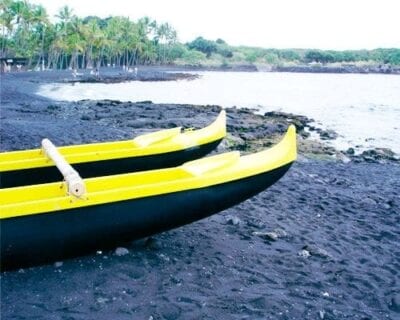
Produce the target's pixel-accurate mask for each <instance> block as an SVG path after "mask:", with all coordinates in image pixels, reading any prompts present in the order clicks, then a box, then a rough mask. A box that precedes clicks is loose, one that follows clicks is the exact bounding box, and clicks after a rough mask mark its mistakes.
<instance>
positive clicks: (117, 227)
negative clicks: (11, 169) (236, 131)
mask: <svg viewBox="0 0 400 320" xmlns="http://www.w3.org/2000/svg"><path fill="white" fill-rule="evenodd" d="M295 131H296V130H295V127H294V126H290V127H289V129H288V131H287V133H286V135H285V137H284V138H283V139H282V141H281V142H279V143H278V144H277V145H275V146H274V147H272V148H270V149H268V150H264V151H261V152H258V153H254V154H250V155H245V156H241V155H240V154H239V152H229V153H223V154H220V155H216V156H210V157H206V158H203V159H200V160H195V161H190V162H187V163H185V164H183V165H181V166H178V167H174V168H169V169H158V170H150V171H144V172H135V173H129V174H120V175H113V176H106V177H97V178H90V179H84V180H83V181H84V184H85V193H84V194H82V195H80V196H78V197H77V196H74V195H72V194H70V193H69V192H68V186H67V184H66V182H65V181H64V182H56V183H48V184H42V185H33V186H25V187H17V188H6V189H1V190H0V219H1V220H0V221H1V261H2V262H1V263H2V267H3V268H5V267H15V266H21V265H26V264H35V263H43V262H45V261H54V259H60V258H64V257H71V256H74V255H78V254H82V253H85V252H90V251H91V250H96V249H100V248H106V247H110V246H113V245H116V244H118V243H119V242H121V241H128V240H133V239H138V238H142V237H145V236H149V235H152V234H155V233H158V232H162V231H165V230H169V229H172V228H176V227H179V226H182V225H185V224H188V223H191V222H193V221H196V220H200V219H202V218H205V217H207V216H210V215H212V214H214V213H216V212H219V211H221V210H224V209H226V208H229V207H231V206H233V205H235V204H237V203H239V202H241V201H244V200H246V199H248V198H250V197H252V196H254V195H255V194H257V193H259V192H261V191H263V190H265V189H266V188H268V187H269V186H271V185H272V184H273V183H275V182H276V181H278V180H279V179H280V178H281V177H282V176H283V175H284V174H285V173H286V171H287V170H288V169H289V167H290V166H291V164H292V163H293V162H294V161H295V159H296V132H295Z"/></svg>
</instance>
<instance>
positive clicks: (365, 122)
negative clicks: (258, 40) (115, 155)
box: [39, 72, 400, 153]
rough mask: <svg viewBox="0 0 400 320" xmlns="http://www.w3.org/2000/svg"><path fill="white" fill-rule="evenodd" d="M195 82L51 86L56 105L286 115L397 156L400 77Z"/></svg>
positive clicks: (287, 76) (205, 76)
mask: <svg viewBox="0 0 400 320" xmlns="http://www.w3.org/2000/svg"><path fill="white" fill-rule="evenodd" d="M198 74H200V75H201V77H200V78H199V79H197V80H193V81H187V80H182V81H170V82H138V81H134V82H126V83H117V84H101V83H95V84H92V83H85V84H75V85H70V84H52V85H45V86H43V87H42V88H41V89H40V91H39V94H41V95H44V96H47V97H50V98H53V99H56V100H80V99H115V100H123V101H143V100H151V101H153V102H155V103H187V104H217V105H221V106H223V107H231V106H237V107H250V108H257V109H258V110H259V112H262V113H263V112H266V111H272V110H277V111H284V112H291V113H295V114H301V115H305V116H308V117H311V118H313V119H314V120H315V121H316V124H317V125H319V126H321V127H323V128H326V129H333V130H335V131H336V132H338V133H339V138H338V139H337V140H336V141H335V142H333V144H334V145H335V146H336V147H338V148H339V149H346V148H348V147H350V146H351V147H354V146H360V147H359V150H362V149H365V148H373V147H387V148H390V149H392V150H393V151H395V152H396V153H400V77H399V76H394V75H381V74H378V75H369V74H307V73H264V72H258V73H253V72H251V73H250V72H249V73H246V72H244V73H243V72H240V73H239V72H198Z"/></svg>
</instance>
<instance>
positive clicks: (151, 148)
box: [0, 111, 226, 188]
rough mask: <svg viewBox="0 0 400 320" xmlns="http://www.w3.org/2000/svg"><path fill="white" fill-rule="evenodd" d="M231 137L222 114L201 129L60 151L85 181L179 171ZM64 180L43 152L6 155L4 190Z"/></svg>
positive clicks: (2, 159) (0, 168) (2, 157)
mask: <svg viewBox="0 0 400 320" xmlns="http://www.w3.org/2000/svg"><path fill="white" fill-rule="evenodd" d="M225 136H226V115H225V111H221V113H220V114H219V116H218V117H217V119H216V120H215V121H214V122H213V123H212V124H210V125H209V126H207V127H205V128H202V129H199V130H186V131H182V130H181V128H172V129H166V130H161V131H157V132H153V133H149V134H145V135H141V136H138V137H136V138H134V139H133V140H127V141H117V142H103V143H92V144H84V145H71V146H65V147H60V148H58V150H59V152H60V153H61V155H62V156H63V157H64V158H65V159H66V161H67V162H68V163H69V164H71V165H72V166H73V167H74V168H75V169H76V170H77V171H78V172H79V174H80V175H81V176H82V177H83V178H90V177H96V176H107V175H115V174H120V173H127V172H135V171H143V170H151V169H157V168H167V167H175V166H177V165H180V164H182V163H184V162H187V161H190V160H193V159H198V158H201V157H203V156H204V155H206V154H207V153H209V152H211V151H212V150H213V149H215V148H216V147H217V146H218V144H219V143H220V142H221V140H222V139H223V138H224V137H225ZM61 180H62V176H61V174H60V173H59V172H58V170H57V168H56V167H55V166H54V164H53V163H52V162H51V161H50V160H49V159H48V158H47V157H46V155H45V154H44V153H43V151H42V150H41V149H32V150H23V151H12V152H3V153H0V187H1V188H10V187H17V186H23V185H31V184H39V183H48V182H55V181H61Z"/></svg>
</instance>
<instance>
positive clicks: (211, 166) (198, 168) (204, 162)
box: [181, 151, 240, 176]
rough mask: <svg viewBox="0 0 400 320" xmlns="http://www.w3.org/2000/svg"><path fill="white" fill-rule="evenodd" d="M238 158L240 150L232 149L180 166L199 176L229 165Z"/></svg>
mask: <svg viewBox="0 0 400 320" xmlns="http://www.w3.org/2000/svg"><path fill="white" fill-rule="evenodd" d="M239 159H240V152H239V151H232V152H228V153H223V154H220V155H216V156H212V157H207V158H203V159H200V160H194V161H190V162H186V163H185V164H184V165H182V167H181V168H182V169H183V170H185V171H186V172H188V173H190V174H191V175H193V176H200V175H203V174H207V173H211V172H215V171H218V170H221V169H224V168H226V167H229V166H231V165H233V164H234V163H236V162H237V161H238V160H239Z"/></svg>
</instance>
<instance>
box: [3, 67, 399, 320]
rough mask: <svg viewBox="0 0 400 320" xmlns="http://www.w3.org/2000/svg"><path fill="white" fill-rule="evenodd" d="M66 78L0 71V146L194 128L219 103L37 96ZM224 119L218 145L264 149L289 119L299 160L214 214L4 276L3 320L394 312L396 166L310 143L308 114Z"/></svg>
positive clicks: (231, 112)
mask: <svg viewBox="0 0 400 320" xmlns="http://www.w3.org/2000/svg"><path fill="white" fill-rule="evenodd" d="M41 77H42V78H41ZM63 77H64V74H63V73H46V74H45V75H44V76H43V74H40V73H35V74H33V73H31V74H28V73H25V74H8V75H4V76H3V75H2V92H1V97H2V103H1V127H0V138H1V150H15V149H24V148H32V147H38V145H39V143H40V139H41V138H43V137H48V138H50V139H51V140H53V141H54V142H55V143H56V144H58V145H64V144H70V143H83V142H93V141H110V140H116V139H128V138H130V137H133V136H135V135H137V134H140V133H143V132H149V131H154V130H157V129H159V128H168V127H174V126H184V127H192V126H193V127H195V128H198V127H202V126H204V125H206V124H208V123H210V122H211V121H212V120H213V119H214V118H215V117H216V115H217V114H218V112H219V110H220V108H219V107H217V106H188V105H159V104H152V103H150V102H141V103H121V102H119V101H109V100H105V101H80V102H72V103H70V102H54V101H50V100H47V99H45V98H40V97H38V96H36V95H35V94H34V90H35V89H36V86H37V84H40V83H42V82H46V81H60V79H61V78H63ZM41 79H42V80H41ZM227 115H228V131H229V135H228V137H227V139H225V141H224V142H223V144H222V145H221V146H220V147H219V148H218V150H217V152H222V151H225V150H231V149H236V150H237V149H239V150H241V151H243V152H244V153H246V152H250V151H253V150H260V149H262V148H265V147H268V146H269V145H271V144H272V143H273V142H274V141H276V139H277V137H279V136H281V134H282V133H283V132H284V131H285V129H286V127H287V125H288V123H289V122H292V123H295V124H296V126H297V128H298V129H299V149H300V156H299V160H298V161H297V162H296V163H295V164H294V165H293V167H292V168H291V169H290V170H289V172H288V173H287V174H286V175H285V176H284V177H283V178H282V179H281V180H280V181H279V182H278V183H276V184H275V185H274V186H272V187H271V188H269V189H268V190H266V191H264V192H262V193H260V194H259V195H257V196H255V197H253V198H251V199H249V200H248V201H246V202H243V203H241V204H240V205H238V206H235V207H233V208H231V209H229V210H226V211H224V212H221V213H220V214H217V215H214V216H212V217H211V218H208V219H205V220H202V221H199V222H196V223H193V224H190V225H187V226H184V227H181V228H179V229H176V230H172V231H169V232H165V233H163V234H159V235H156V236H154V237H152V238H149V239H145V240H141V241H137V242H133V243H127V244H125V245H124V246H123V248H118V249H116V250H113V251H98V252H97V253H93V255H91V256H85V257H80V258H75V259H71V260H66V261H63V262H57V263H55V264H54V265H46V266H41V267H32V268H28V269H21V270H16V271H8V272H5V273H2V274H1V318H2V319H146V320H147V319H398V318H399V316H400V283H399V282H400V279H399V274H400V247H399V243H400V230H399V223H400V179H399V177H400V165H399V164H398V162H396V161H390V159H383V160H382V159H381V158H372V160H371V159H370V160H371V161H369V160H368V159H366V160H365V159H363V158H362V157H361V158H353V160H356V161H350V162H348V160H349V159H348V158H345V155H344V154H341V153H339V152H337V151H335V150H332V149H331V148H330V147H327V146H324V145H322V144H321V143H316V142H311V141H309V140H308V139H306V137H307V135H308V134H307V132H305V131H304V128H305V127H307V126H308V127H309V126H310V124H309V119H306V118H304V117H296V116H294V115H284V114H269V115H267V116H261V115H255V114H254V113H253V112H252V111H251V110H239V109H235V108H230V109H228V110H227ZM265 136H268V139H266V138H265ZM335 159H336V160H335ZM337 159H342V160H343V159H345V160H346V161H344V162H343V161H339V160H337ZM350 159H351V157H350ZM99 250H100V249H99Z"/></svg>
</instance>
